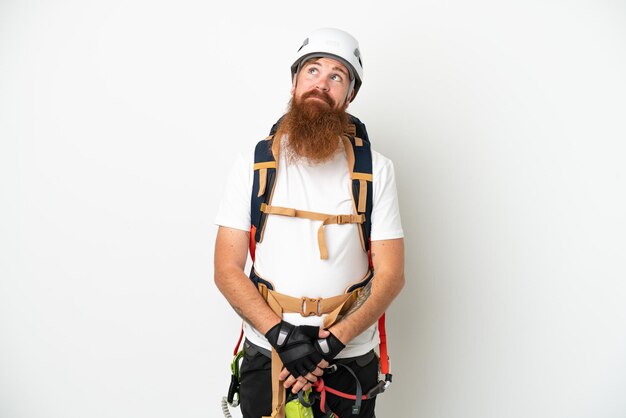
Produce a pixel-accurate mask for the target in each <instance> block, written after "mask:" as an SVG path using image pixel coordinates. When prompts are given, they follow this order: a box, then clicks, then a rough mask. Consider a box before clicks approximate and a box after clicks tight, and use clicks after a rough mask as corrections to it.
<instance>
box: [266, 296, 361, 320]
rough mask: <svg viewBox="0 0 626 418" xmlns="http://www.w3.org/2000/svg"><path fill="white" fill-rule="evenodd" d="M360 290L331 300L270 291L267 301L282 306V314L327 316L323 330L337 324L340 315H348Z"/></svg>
mask: <svg viewBox="0 0 626 418" xmlns="http://www.w3.org/2000/svg"><path fill="white" fill-rule="evenodd" d="M360 290H361V288H358V289H355V290H353V291H352V292H350V293H344V294H342V295H338V296H332V297H330V298H307V297H302V298H295V297H293V296H288V295H285V294H282V293H278V292H275V291H274V290H269V289H268V290H267V299H268V303H269V302H270V299H272V300H274V301H276V303H278V304H279V305H280V307H281V312H282V313H299V314H300V315H302V316H305V317H306V316H311V315H316V316H322V315H326V317H325V318H324V326H323V328H328V327H330V326H331V325H332V324H334V323H335V322H337V318H339V315H342V314H344V313H346V312H347V311H348V309H350V307H351V306H352V304H353V303H354V301H355V300H356V299H357V297H358V295H359V292H360Z"/></svg>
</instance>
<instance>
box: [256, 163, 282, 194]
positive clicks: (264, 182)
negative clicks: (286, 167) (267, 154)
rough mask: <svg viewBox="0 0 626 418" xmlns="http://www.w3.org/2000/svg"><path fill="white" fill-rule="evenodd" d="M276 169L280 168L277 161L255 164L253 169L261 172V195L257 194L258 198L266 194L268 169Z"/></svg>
mask: <svg viewBox="0 0 626 418" xmlns="http://www.w3.org/2000/svg"><path fill="white" fill-rule="evenodd" d="M276 167H278V164H277V163H276V161H267V162H263V163H255V164H254V167H253V169H254V170H259V193H258V194H257V196H259V197H260V196H263V194H264V193H265V186H266V185H267V169H268V168H276Z"/></svg>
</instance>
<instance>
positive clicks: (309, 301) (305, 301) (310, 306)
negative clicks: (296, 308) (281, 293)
mask: <svg viewBox="0 0 626 418" xmlns="http://www.w3.org/2000/svg"><path fill="white" fill-rule="evenodd" d="M301 300H302V309H301V310H300V315H302V316H311V315H316V316H320V315H321V313H320V307H321V305H322V300H321V298H307V297H306V296H304V297H302V299H301Z"/></svg>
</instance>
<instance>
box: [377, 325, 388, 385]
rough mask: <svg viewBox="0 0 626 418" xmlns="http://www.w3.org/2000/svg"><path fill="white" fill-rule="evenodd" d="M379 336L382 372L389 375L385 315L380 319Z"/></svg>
mask: <svg viewBox="0 0 626 418" xmlns="http://www.w3.org/2000/svg"><path fill="white" fill-rule="evenodd" d="M378 334H379V335H380V344H379V346H378V349H379V354H380V372H381V373H382V374H384V375H385V377H386V375H388V374H389V355H388V354H387V331H386V330H385V314H384V313H383V314H382V315H381V316H380V318H378Z"/></svg>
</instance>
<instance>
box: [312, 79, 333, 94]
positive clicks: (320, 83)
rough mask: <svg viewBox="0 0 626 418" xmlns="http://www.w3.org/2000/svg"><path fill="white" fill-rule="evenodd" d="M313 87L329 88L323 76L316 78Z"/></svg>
mask: <svg viewBox="0 0 626 418" xmlns="http://www.w3.org/2000/svg"><path fill="white" fill-rule="evenodd" d="M315 88H317V89H319V90H322V91H328V90H330V88H329V85H328V80H326V79H325V78H320V79H319V80H317V83H315Z"/></svg>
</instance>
